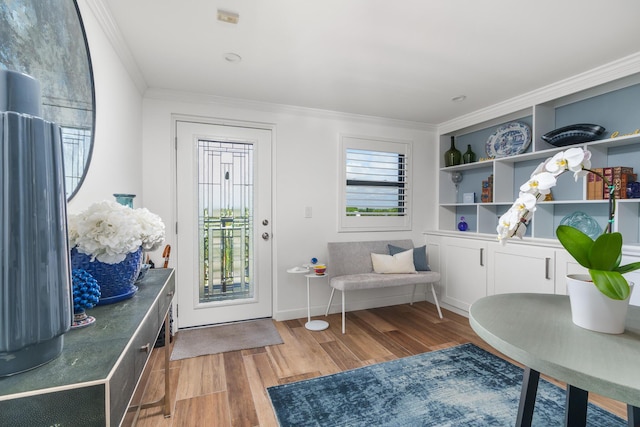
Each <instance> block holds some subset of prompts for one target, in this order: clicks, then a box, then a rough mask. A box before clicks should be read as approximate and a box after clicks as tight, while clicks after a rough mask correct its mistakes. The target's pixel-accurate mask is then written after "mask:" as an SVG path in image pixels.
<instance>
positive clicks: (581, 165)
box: [545, 148, 591, 181]
mask: <svg viewBox="0 0 640 427" xmlns="http://www.w3.org/2000/svg"><path fill="white" fill-rule="evenodd" d="M589 168H591V152H589V151H588V150H586V149H584V150H583V149H582V148H569V149H568V150H567V151H561V152H559V153H557V154H556V155H555V156H553V157H552V158H551V160H549V161H548V162H546V163H545V169H546V170H547V171H549V172H551V173H552V174H553V175H555V176H558V175H560V174H562V173H563V172H565V171H567V170H569V171H571V172H573V177H574V179H575V180H576V181H577V180H578V178H581V177H583V176H584V175H586V173H587V172H586V171H585V169H589Z"/></svg>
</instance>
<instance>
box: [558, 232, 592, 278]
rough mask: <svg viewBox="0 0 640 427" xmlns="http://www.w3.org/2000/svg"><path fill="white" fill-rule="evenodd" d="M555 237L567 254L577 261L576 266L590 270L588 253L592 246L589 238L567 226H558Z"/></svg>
mask: <svg viewBox="0 0 640 427" xmlns="http://www.w3.org/2000/svg"><path fill="white" fill-rule="evenodd" d="M556 236H557V237H558V240H560V243H561V244H562V246H564V248H565V249H566V250H567V252H569V254H571V256H572V257H573V258H575V260H576V261H578V264H580V265H581V266H583V267H585V268H591V261H590V260H589V252H590V251H591V248H592V247H593V245H594V242H593V239H591V237H589V236H587V235H586V234H584V233H583V232H582V231H580V230H578V229H577V228H573V227H570V226H568V225H560V226H558V228H557V229H556Z"/></svg>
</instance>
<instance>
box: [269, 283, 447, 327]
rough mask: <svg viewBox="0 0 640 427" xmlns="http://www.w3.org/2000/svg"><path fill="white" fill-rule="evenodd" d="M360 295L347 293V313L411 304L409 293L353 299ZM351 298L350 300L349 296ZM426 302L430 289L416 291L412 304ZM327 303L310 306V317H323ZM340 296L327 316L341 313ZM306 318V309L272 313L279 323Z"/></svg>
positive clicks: (337, 292) (429, 300)
mask: <svg viewBox="0 0 640 427" xmlns="http://www.w3.org/2000/svg"><path fill="white" fill-rule="evenodd" d="M357 293H360V292H359V291H352V292H348V293H347V298H346V299H347V311H357V310H367V309H369V308H378V307H388V306H391V305H400V304H409V303H410V302H411V293H406V294H401V295H393V296H378V297H373V298H371V297H369V298H366V297H365V298H362V296H360V298H355V295H356V294H357ZM349 294H352V295H351V298H350V295H349ZM425 300H426V301H428V302H430V303H433V296H432V295H431V288H428V292H425V290H424V289H422V290H420V289H418V290H416V295H415V299H414V302H417V301H425ZM328 302H329V301H328V300H327V301H324V305H313V306H311V316H312V317H315V316H323V315H324V313H325V311H326V310H327V305H326V304H327V303H328ZM447 309H448V308H447ZM341 312H342V306H341V296H340V291H336V293H335V295H334V297H333V301H332V304H331V308H330V309H329V314H333V313H341ZM305 317H307V308H306V307H305V308H295V309H291V310H280V311H277V312H275V313H274V315H273V318H274V319H275V320H277V321H279V322H282V321H285V320H293V319H301V318H305Z"/></svg>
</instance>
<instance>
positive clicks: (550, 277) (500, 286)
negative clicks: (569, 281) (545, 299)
mask: <svg viewBox="0 0 640 427" xmlns="http://www.w3.org/2000/svg"><path fill="white" fill-rule="evenodd" d="M489 259H490V260H491V263H490V264H489V271H488V272H487V280H488V284H489V286H488V288H489V294H490V295H494V294H506V293H514V292H531V293H546V294H553V293H555V280H554V273H555V271H554V261H555V249H553V248H545V247H535V246H528V245H527V246H524V245H515V244H511V245H510V244H509V243H507V244H506V245H504V246H503V245H501V244H500V243H491V244H490V245H489Z"/></svg>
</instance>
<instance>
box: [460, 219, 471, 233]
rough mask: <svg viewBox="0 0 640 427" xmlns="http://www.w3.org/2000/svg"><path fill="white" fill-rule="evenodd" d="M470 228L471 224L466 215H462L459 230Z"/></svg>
mask: <svg viewBox="0 0 640 427" xmlns="http://www.w3.org/2000/svg"><path fill="white" fill-rule="evenodd" d="M468 228H469V226H468V225H467V223H466V222H465V220H464V217H463V216H461V217H460V222H459V223H458V230H460V231H467V229H468Z"/></svg>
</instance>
